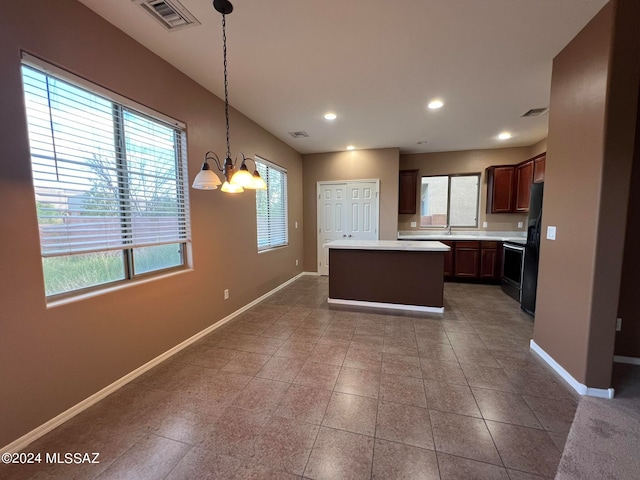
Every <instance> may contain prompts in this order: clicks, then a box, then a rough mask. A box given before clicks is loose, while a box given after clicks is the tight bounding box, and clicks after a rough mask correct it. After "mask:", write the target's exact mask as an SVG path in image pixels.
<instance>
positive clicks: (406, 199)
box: [398, 170, 419, 214]
mask: <svg viewBox="0 0 640 480" xmlns="http://www.w3.org/2000/svg"><path fill="white" fill-rule="evenodd" d="M418 172H419V170H400V180H399V185H398V213H407V214H415V213H416V206H417V204H418Z"/></svg>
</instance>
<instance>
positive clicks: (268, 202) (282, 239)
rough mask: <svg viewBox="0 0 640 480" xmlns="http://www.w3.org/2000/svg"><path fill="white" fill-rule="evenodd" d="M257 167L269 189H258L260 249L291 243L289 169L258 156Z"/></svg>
mask: <svg viewBox="0 0 640 480" xmlns="http://www.w3.org/2000/svg"><path fill="white" fill-rule="evenodd" d="M256 168H257V169H258V172H260V175H261V176H262V178H263V179H264V181H265V182H267V190H256V211H257V223H258V251H262V250H268V249H271V248H276V247H282V246H284V245H287V244H288V243H289V231H288V227H287V225H288V221H287V171H286V170H285V169H284V168H282V167H279V166H277V165H274V164H273V163H271V162H268V161H266V160H264V159H262V158H259V157H256Z"/></svg>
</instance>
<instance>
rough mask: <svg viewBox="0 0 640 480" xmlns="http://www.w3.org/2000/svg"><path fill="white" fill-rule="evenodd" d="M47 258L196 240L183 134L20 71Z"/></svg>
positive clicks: (50, 78)
mask: <svg viewBox="0 0 640 480" xmlns="http://www.w3.org/2000/svg"><path fill="white" fill-rule="evenodd" d="M22 75H23V84H24V93H25V104H26V111H27V120H28V128H29V141H30V146H31V161H32V170H33V182H34V188H35V194H36V203H37V208H38V224H39V229H40V243H41V251H42V256H43V257H55V256H61V255H70V254H78V253H89V252H104V251H109V250H124V249H131V248H135V247H146V246H152V245H164V244H173V243H185V242H187V241H189V240H190V238H189V237H190V228H189V222H188V198H187V192H188V190H187V189H186V188H185V179H184V174H185V173H186V141H185V132H184V129H183V128H180V127H178V126H176V125H172V124H169V123H166V122H164V121H161V120H158V119H156V118H152V117H151V116H149V115H148V114H147V113H142V112H140V111H138V110H136V109H135V108H131V107H130V106H128V105H125V104H122V103H119V102H116V101H113V100H111V99H109V98H106V97H104V96H101V95H98V94H96V93H94V92H92V91H89V90H86V89H84V88H81V87H80V86H78V85H76V84H74V83H72V82H70V81H67V80H66V79H64V80H63V79H61V78H59V77H57V76H54V75H51V74H50V73H47V72H45V71H44V70H40V69H38V68H34V67H32V66H29V65H23V67H22Z"/></svg>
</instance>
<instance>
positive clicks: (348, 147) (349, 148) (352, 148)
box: [347, 145, 356, 150]
mask: <svg viewBox="0 0 640 480" xmlns="http://www.w3.org/2000/svg"><path fill="white" fill-rule="evenodd" d="M355 149H356V147H354V146H353V145H347V150H355Z"/></svg>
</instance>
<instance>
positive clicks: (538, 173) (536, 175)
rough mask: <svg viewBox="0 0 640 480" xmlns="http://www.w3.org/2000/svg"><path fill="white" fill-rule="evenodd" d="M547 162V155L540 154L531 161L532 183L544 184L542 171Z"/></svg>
mask: <svg viewBox="0 0 640 480" xmlns="http://www.w3.org/2000/svg"><path fill="white" fill-rule="evenodd" d="M546 162H547V155H546V154H544V153H543V154H542V155H539V156H537V157H535V158H534V160H533V183H541V182H544V169H545V164H546Z"/></svg>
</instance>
